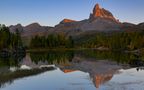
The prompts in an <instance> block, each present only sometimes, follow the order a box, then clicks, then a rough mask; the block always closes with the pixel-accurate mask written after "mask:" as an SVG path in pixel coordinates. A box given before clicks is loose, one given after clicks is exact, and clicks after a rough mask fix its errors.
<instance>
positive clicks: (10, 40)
mask: <svg viewBox="0 0 144 90" xmlns="http://www.w3.org/2000/svg"><path fill="white" fill-rule="evenodd" d="M18 46H22V41H21V36H20V33H19V31H18V30H16V34H14V33H10V31H9V28H8V27H6V26H5V25H0V49H3V48H7V49H12V48H16V47H18Z"/></svg>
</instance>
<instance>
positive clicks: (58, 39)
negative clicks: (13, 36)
mask: <svg viewBox="0 0 144 90" xmlns="http://www.w3.org/2000/svg"><path fill="white" fill-rule="evenodd" d="M73 46H74V41H73V39H72V37H71V36H69V37H66V36H65V35H64V34H51V35H48V36H35V37H33V38H32V39H31V42H30V48H60V47H62V48H73Z"/></svg>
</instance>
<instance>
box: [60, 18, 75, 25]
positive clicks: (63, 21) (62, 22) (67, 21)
mask: <svg viewBox="0 0 144 90" xmlns="http://www.w3.org/2000/svg"><path fill="white" fill-rule="evenodd" d="M70 22H76V21H75V20H71V19H66V18H65V19H63V20H62V21H61V22H60V23H61V24H64V23H70Z"/></svg>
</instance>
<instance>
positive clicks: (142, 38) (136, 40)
mask: <svg viewBox="0 0 144 90" xmlns="http://www.w3.org/2000/svg"><path fill="white" fill-rule="evenodd" d="M79 46H80V47H88V48H98V47H105V48H109V49H111V50H135V49H140V48H144V31H139V32H138V31H137V32H115V33H111V34H105V33H98V34H96V35H95V36H92V38H91V39H88V40H85V42H82V43H80V44H79Z"/></svg>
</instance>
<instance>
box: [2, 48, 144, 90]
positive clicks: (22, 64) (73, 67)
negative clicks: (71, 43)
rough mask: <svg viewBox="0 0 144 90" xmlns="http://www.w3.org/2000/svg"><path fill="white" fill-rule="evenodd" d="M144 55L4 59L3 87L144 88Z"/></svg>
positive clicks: (89, 52) (62, 54) (47, 54)
mask: <svg viewBox="0 0 144 90" xmlns="http://www.w3.org/2000/svg"><path fill="white" fill-rule="evenodd" d="M143 66H144V57H143V56H138V55H136V54H130V53H121V52H110V51H97V50H75V51H72V50H71V51H47V52H31V53H26V54H25V55H17V56H10V57H8V58H4V57H1V58H0V90H144V67H143Z"/></svg>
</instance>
